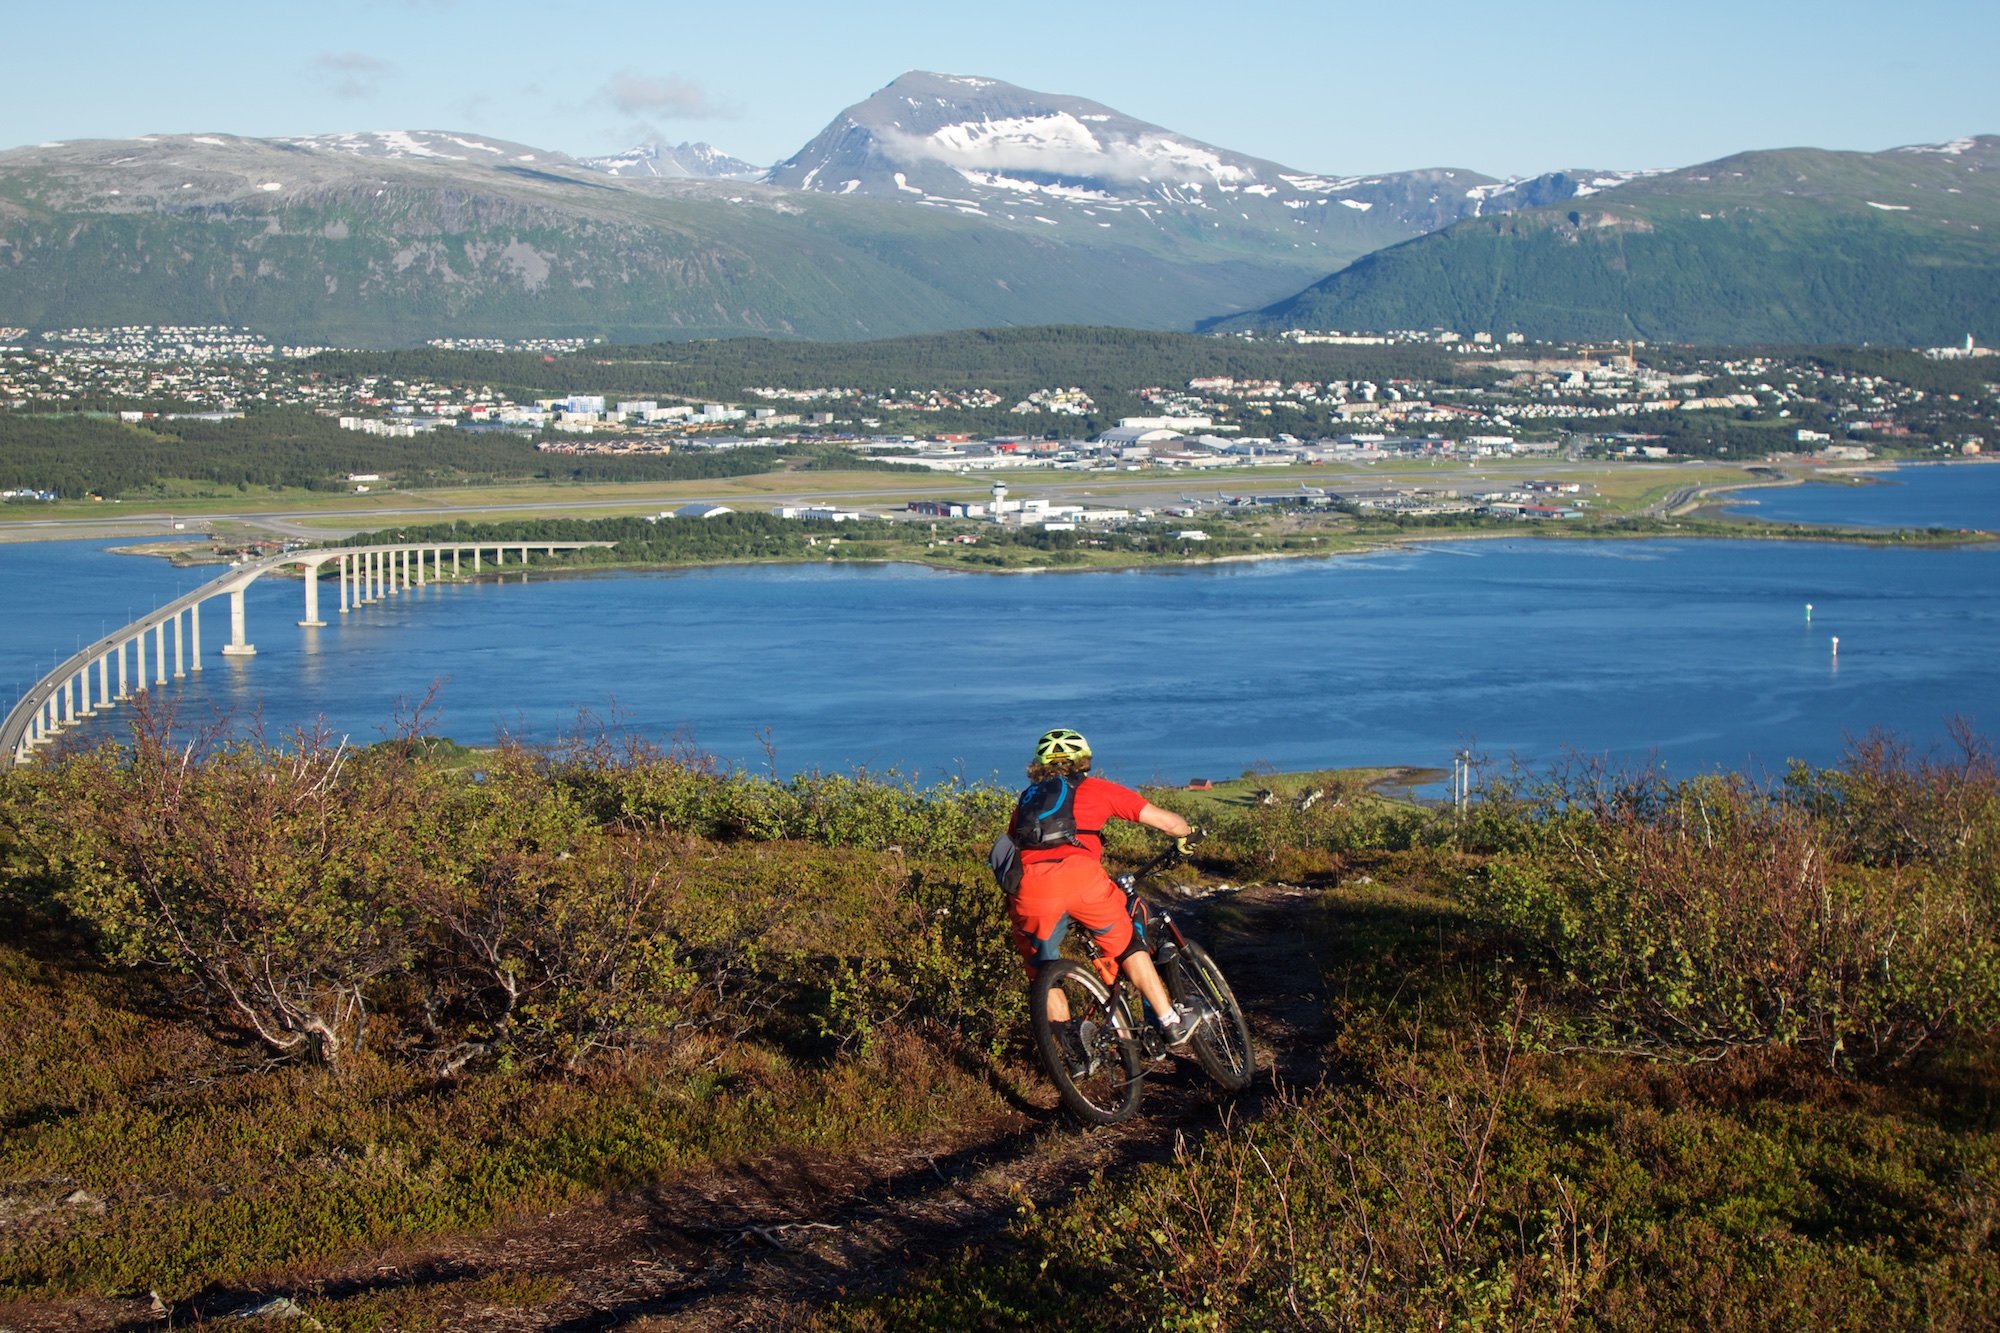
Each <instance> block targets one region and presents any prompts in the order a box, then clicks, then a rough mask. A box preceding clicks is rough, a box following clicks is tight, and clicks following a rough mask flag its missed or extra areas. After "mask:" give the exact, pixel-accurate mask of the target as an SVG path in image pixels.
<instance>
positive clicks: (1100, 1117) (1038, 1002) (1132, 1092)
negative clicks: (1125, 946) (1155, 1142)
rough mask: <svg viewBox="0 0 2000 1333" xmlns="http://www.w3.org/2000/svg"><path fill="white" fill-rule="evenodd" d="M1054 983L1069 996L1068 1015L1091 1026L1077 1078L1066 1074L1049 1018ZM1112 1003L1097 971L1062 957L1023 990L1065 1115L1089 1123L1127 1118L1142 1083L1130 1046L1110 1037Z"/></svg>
mask: <svg viewBox="0 0 2000 1333" xmlns="http://www.w3.org/2000/svg"><path fill="white" fill-rule="evenodd" d="M1057 987H1061V988H1062V991H1063V994H1064V995H1065V996H1066V997H1067V998H1068V1000H1069V1005H1070V1017H1071V1018H1072V1019H1087V1020H1089V1021H1090V1022H1092V1023H1094V1024H1096V1025H1097V1031H1096V1034H1095V1037H1096V1039H1095V1040H1094V1041H1093V1042H1092V1044H1091V1049H1090V1050H1089V1051H1088V1052H1087V1054H1089V1055H1090V1056H1091V1057H1092V1062H1091V1064H1092V1067H1091V1068H1090V1069H1089V1070H1088V1071H1086V1072H1085V1073H1084V1074H1083V1075H1082V1076H1081V1077H1078V1076H1076V1075H1073V1074H1072V1073H1071V1072H1070V1065H1069V1054H1068V1053H1066V1052H1065V1051H1064V1049H1063V1044H1062V1041H1061V1039H1060V1038H1058V1036H1057V1033H1056V1027H1055V1025H1054V1024H1052V1023H1051V1022H1050V1021H1049V993H1050V992H1051V991H1052V990H1055V989H1056V988H1057ZM1112 1004H1113V1000H1112V996H1111V988H1110V987H1109V986H1106V985H1105V984H1104V980H1103V978H1101V977H1099V976H1098V975H1097V969H1096V968H1093V967H1090V966H1088V965H1086V964H1082V963H1077V962H1074V961H1072V960H1070V959H1067V958H1059V959H1057V960H1055V961H1054V962H1051V963H1046V964H1044V965H1043V967H1042V970H1041V972H1040V974H1039V975H1038V976H1037V977H1036V978H1035V985H1034V989H1033V990H1032V991H1030V992H1029V998H1028V1009H1029V1013H1030V1014H1031V1015H1032V1016H1033V1020H1034V1028H1035V1047H1036V1050H1037V1051H1038V1052H1039V1053H1040V1055H1041V1057H1042V1066H1043V1067H1044V1068H1045V1069H1047V1070H1048V1075H1049V1081H1050V1082H1051V1083H1054V1084H1055V1085H1056V1091H1057V1092H1058V1093H1060V1094H1062V1102H1063V1105H1064V1106H1065V1107H1067V1108H1069V1112H1070V1114H1071V1115H1074V1116H1075V1117H1076V1118H1077V1119H1079V1120H1081V1121H1083V1122H1084V1123H1085V1124H1089V1125H1115V1124H1118V1123H1119V1122H1121V1121H1124V1120H1130V1119H1131V1118H1132V1116H1133V1115H1134V1114H1136V1113H1137V1112H1138V1110H1139V1097H1140V1095H1141V1094H1142V1093H1143V1092H1144V1091H1145V1086H1146V1085H1145V1075H1144V1073H1143V1072H1142V1069H1141V1065H1140V1060H1139V1052H1138V1050H1137V1047H1136V1044H1135V1043H1134V1042H1133V1041H1131V1040H1129V1039H1128V1040H1123V1041H1121V1040H1119V1039H1118V1038H1117V1037H1116V1036H1115V1035H1114V1033H1115V1029H1114V1028H1113V1026H1112V1023H1111V1006H1112Z"/></svg>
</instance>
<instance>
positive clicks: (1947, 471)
mask: <svg viewBox="0 0 2000 1333" xmlns="http://www.w3.org/2000/svg"><path fill="white" fill-rule="evenodd" d="M1753 502H1754V503H1753ZM1728 508H1729V509H1730V510H1731V512H1733V513H1735V514H1738V515H1740V516H1742V517H1745V518H1760V519H1764V520H1766V521H1768V522H1773V523H1830V524H1836V525H1841V526H1853V527H1866V528H1930V527H1936V528H1969V529H1973V530H1975V531H1981V532H1992V531H1995V530H2000V463H1985V462H1982V463H1924V464H1919V465H1916V466H1909V465H1905V466H1903V467H1898V468H1896V469H1895V470H1893V471H1889V472H1882V473H1876V474H1871V476H1870V478H1869V479H1868V481H1867V482H1866V483H1865V484H1862V485H1853V484H1846V483H1840V484H1836V483H1827V482H1808V483H1806V484H1805V485H1803V486H1767V487H1759V488H1758V489H1755V490H1750V491H1744V492H1742V493H1741V494H1740V495H1739V496H1737V497H1736V502H1735V503H1733V504H1731V505H1729V506H1728Z"/></svg>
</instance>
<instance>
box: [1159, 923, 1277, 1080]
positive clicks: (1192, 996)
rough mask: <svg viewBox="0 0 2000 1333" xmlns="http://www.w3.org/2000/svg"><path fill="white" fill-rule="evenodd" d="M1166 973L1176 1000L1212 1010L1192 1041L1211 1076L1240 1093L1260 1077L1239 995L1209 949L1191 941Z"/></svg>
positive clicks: (1196, 1054) (1179, 1002)
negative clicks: (1237, 999)
mask: <svg viewBox="0 0 2000 1333" xmlns="http://www.w3.org/2000/svg"><path fill="white" fill-rule="evenodd" d="M1166 971H1167V991H1168V993H1169V994H1171V995H1172V996H1173V997H1174V1003H1176V1004H1189V1005H1192V1006H1194V1007H1196V1008H1202V1007H1205V1008H1206V1009H1207V1010H1208V1011H1209V1017H1208V1021H1207V1022H1205V1023H1203V1024H1202V1025H1201V1030H1200V1031H1198V1032H1196V1033H1195V1034H1194V1040H1193V1041H1192V1042H1190V1043H1189V1044H1190V1045H1191V1046H1193V1047H1194V1058H1195V1059H1196V1060H1198V1061H1200V1062H1201V1067H1202V1069H1203V1070H1204V1071H1206V1073H1207V1074H1208V1076H1209V1077H1210V1078H1212V1079H1214V1080H1215V1081H1216V1082H1217V1083H1219V1084H1221V1085H1222V1087H1223V1088H1224V1089H1225V1090H1226V1091H1229V1092H1241V1091H1243V1089H1245V1088H1247V1087H1249V1086H1250V1080H1251V1079H1253V1078H1255V1077H1256V1076H1257V1053H1256V1052H1255V1051H1254V1050H1252V1049H1251V1047H1250V1024H1249V1023H1248V1022H1246V1021H1245V1020H1244V1018H1243V1010H1242V1007H1241V1006H1239V1005H1238V1004H1237V1003H1236V993H1235V992H1234V991H1232V990H1230V989H1229V983H1228V982H1227V981H1225V980H1223V977H1222V969H1221V968H1219V967H1217V966H1216V965H1215V960H1214V959H1213V958H1211V957H1209V956H1208V950H1206V949H1204V948H1202V947H1201V946H1200V945H1199V944H1196V943H1194V942H1193V941H1192V940H1190V941H1189V942H1188V946H1187V948H1186V949H1184V950H1182V951H1181V956H1180V957H1179V958H1177V959H1175V960H1174V962H1173V965H1172V966H1171V967H1169V968H1167V969H1166Z"/></svg>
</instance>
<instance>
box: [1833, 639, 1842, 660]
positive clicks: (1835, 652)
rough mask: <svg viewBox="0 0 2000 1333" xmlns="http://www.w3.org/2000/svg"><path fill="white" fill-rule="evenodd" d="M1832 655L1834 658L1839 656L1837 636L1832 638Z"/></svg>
mask: <svg viewBox="0 0 2000 1333" xmlns="http://www.w3.org/2000/svg"><path fill="white" fill-rule="evenodd" d="M1833 655H1834V656H1835V657H1838V656H1840V636H1839V635H1838V634H1836V635H1834V636H1833Z"/></svg>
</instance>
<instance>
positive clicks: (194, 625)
mask: <svg viewBox="0 0 2000 1333" xmlns="http://www.w3.org/2000/svg"><path fill="white" fill-rule="evenodd" d="M188 635H189V637H190V638H192V639H193V640H194V658H193V660H192V661H190V662H189V663H188V670H189V671H197V672H198V671H200V670H201V603H200V602H196V603H195V604H194V605H193V606H190V607H189V608H188Z"/></svg>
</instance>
